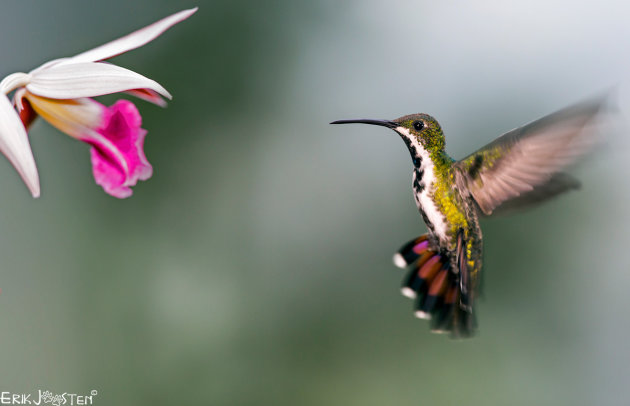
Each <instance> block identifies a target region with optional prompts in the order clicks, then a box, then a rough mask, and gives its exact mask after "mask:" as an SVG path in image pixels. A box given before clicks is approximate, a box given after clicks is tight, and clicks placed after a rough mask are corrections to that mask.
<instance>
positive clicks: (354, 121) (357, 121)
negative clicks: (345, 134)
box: [330, 118, 398, 129]
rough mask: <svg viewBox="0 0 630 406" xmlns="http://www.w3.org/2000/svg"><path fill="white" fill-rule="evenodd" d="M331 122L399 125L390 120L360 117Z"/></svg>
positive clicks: (393, 126) (394, 126) (390, 126)
mask: <svg viewBox="0 0 630 406" xmlns="http://www.w3.org/2000/svg"><path fill="white" fill-rule="evenodd" d="M330 124H372V125H380V126H383V127H387V128H392V129H394V128H396V127H398V123H395V122H393V121H389V120H370V119H365V118H362V119H358V120H337V121H333V122H332V123H330Z"/></svg>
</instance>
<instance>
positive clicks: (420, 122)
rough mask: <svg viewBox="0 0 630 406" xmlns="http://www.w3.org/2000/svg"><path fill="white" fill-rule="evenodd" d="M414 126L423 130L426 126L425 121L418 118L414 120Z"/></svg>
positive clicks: (418, 129) (415, 128)
mask: <svg viewBox="0 0 630 406" xmlns="http://www.w3.org/2000/svg"><path fill="white" fill-rule="evenodd" d="M413 128H414V130H416V131H422V129H423V128H424V121H421V120H418V121H414V122H413Z"/></svg>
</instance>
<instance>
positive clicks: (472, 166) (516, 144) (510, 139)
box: [454, 99, 605, 215]
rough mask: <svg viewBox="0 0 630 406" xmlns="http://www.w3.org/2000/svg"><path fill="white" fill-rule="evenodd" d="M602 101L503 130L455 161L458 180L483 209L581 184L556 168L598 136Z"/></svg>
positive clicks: (489, 211) (546, 195)
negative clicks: (501, 133) (484, 144)
mask: <svg viewBox="0 0 630 406" xmlns="http://www.w3.org/2000/svg"><path fill="white" fill-rule="evenodd" d="M604 101H605V100H604V99H597V100H591V101H587V102H584V103H581V104H577V105H574V106H571V107H568V108H565V109H563V110H560V111H558V112H556V113H553V114H550V115H548V116H546V117H543V118H541V119H539V120H536V121H533V122H531V123H529V124H526V125H524V126H523V127H519V128H516V129H514V130H512V131H509V132H507V133H505V134H503V135H502V136H501V137H499V138H497V139H496V140H494V141H493V142H492V143H490V144H488V145H486V146H485V147H483V148H481V149H480V150H478V151H476V152H474V153H473V154H471V155H469V156H467V157H466V158H464V159H462V160H461V161H458V162H456V163H455V164H454V166H455V176H456V179H455V180H456V184H457V186H458V188H459V190H460V191H463V192H465V191H468V192H469V193H470V195H471V196H472V197H473V199H474V200H475V202H476V203H477V204H478V205H479V208H480V209H481V211H482V212H483V213H484V214H486V215H490V214H492V212H493V211H494V210H495V209H497V208H499V207H500V206H503V205H505V206H511V207H514V206H516V205H527V204H531V203H532V202H538V201H542V200H545V199H547V198H549V197H552V196H555V195H557V194H560V193H562V192H564V191H567V190H569V189H573V188H575V187H577V186H578V185H579V184H578V183H577V181H575V180H574V179H573V178H571V177H569V176H568V175H564V174H560V171H561V170H562V169H563V168H564V167H566V166H567V165H569V164H571V163H572V162H573V161H575V159H576V158H578V157H579V156H581V155H582V154H584V153H585V152H587V151H588V150H589V149H590V148H591V147H592V146H593V145H594V144H595V143H596V142H597V141H598V139H599V137H598V132H599V131H597V121H598V120H596V118H597V116H598V113H599V112H600V111H602V109H603V106H604Z"/></svg>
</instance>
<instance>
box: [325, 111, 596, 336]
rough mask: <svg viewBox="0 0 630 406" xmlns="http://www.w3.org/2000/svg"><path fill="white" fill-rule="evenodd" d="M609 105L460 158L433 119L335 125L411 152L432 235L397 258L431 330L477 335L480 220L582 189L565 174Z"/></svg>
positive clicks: (407, 291)
mask: <svg viewBox="0 0 630 406" xmlns="http://www.w3.org/2000/svg"><path fill="white" fill-rule="evenodd" d="M603 102H604V101H603V100H597V101H588V102H584V103H581V104H578V105H574V106H572V107H569V108H566V109H564V110H560V111H558V112H556V113H553V114H551V115H548V116H546V117H543V118H541V119H539V120H536V121H533V122H531V123H529V124H526V125H525V126H523V127H520V128H516V129H514V130H512V131H509V132H507V133H505V134H503V135H502V136H500V137H499V138H497V139H496V140H494V141H493V142H491V143H490V144H488V145H486V146H485V147H483V148H481V149H480V150H478V151H476V152H474V153H472V154H471V155H469V156H467V157H466V158H464V159H462V160H460V161H455V160H454V159H452V158H451V157H449V156H448V155H447V154H446V151H445V149H444V147H445V140H444V134H443V133H442V128H441V127H440V125H439V124H438V122H437V120H436V119H435V118H433V117H431V116H429V115H427V114H412V115H407V116H403V117H400V118H397V119H395V120H371V119H358V120H339V121H333V122H332V123H331V124H351V123H361V124H372V125H378V126H383V127H387V128H390V129H392V130H394V131H395V132H396V133H398V135H400V137H401V138H402V139H403V141H404V142H405V144H406V145H407V148H408V149H409V152H410V153H411V159H412V161H413V182H412V187H413V195H414V199H415V201H416V205H417V207H418V210H419V211H420V214H421V215H422V218H423V219H424V222H425V223H426V225H427V228H428V233H427V234H424V235H422V236H420V237H417V238H414V239H413V240H411V241H409V242H407V243H406V244H404V245H403V246H402V247H401V248H400V250H399V251H398V252H397V253H396V254H394V258H393V259H394V264H395V265H396V266H398V267H400V268H409V271H408V274H407V276H406V277H405V279H404V281H403V285H402V294H403V295H405V296H407V297H409V298H411V299H415V306H414V307H415V315H416V316H417V317H418V318H421V319H431V323H432V324H431V329H432V331H434V332H440V333H445V332H450V333H451V336H453V337H467V336H470V335H471V334H472V333H473V331H474V330H475V328H476V321H475V314H474V312H473V305H474V303H475V300H476V297H477V293H478V289H479V280H480V278H479V277H480V274H481V269H482V256H483V255H482V254H483V237H482V233H481V228H480V226H479V217H481V216H489V215H490V214H493V213H496V212H499V211H504V210H506V209H514V208H520V207H524V206H529V205H532V204H535V203H539V202H542V201H544V200H547V199H549V198H551V197H554V196H557V195H559V194H561V193H563V192H566V191H569V190H571V189H576V188H578V187H579V182H578V181H577V180H575V179H574V178H573V177H571V176H569V175H567V174H565V173H563V172H561V170H562V169H563V168H564V167H566V166H567V165H569V164H570V163H571V162H573V161H574V160H575V159H576V158H578V157H579V156H580V155H582V154H583V153H585V152H586V151H587V150H588V149H589V148H590V147H591V146H592V145H593V144H595V142H596V141H597V139H598V137H597V136H596V133H597V131H596V126H595V121H596V120H595V119H596V118H597V116H598V113H599V112H600V111H601V110H602V108H603V105H604V103H603Z"/></svg>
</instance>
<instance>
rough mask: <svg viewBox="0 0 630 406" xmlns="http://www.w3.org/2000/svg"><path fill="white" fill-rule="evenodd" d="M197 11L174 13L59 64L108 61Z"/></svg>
mask: <svg viewBox="0 0 630 406" xmlns="http://www.w3.org/2000/svg"><path fill="white" fill-rule="evenodd" d="M196 11H197V7H195V8H191V9H190V10H183V11H180V12H179V13H175V14H173V15H170V16H168V17H166V18H163V19H161V20H160V21H158V22H155V23H153V24H151V25H149V26H146V27H144V28H141V29H139V30H137V31H134V32H132V33H131V34H128V35H125V36H124V37H122V38H118V39H116V40H114V41H111V42H108V43H107V44H105V45H101V46H100V47H96V48H93V49H91V50H89V51H85V52H83V53H80V54H79V55H76V56H73V57H72V58H69V59H68V60H65V61H61V62H60V63H61V64H66V63H78V62H96V61H102V60H105V59H109V58H111V57H114V56H116V55H120V54H122V53H125V52H128V51H131V50H132V49H136V48H138V47H141V46H143V45H145V44H147V43H149V42H151V41H153V40H154V39H156V38H157V37H159V36H160V35H161V34H162V33H163V32H164V31H166V30H168V29H169V28H171V27H172V26H174V25H175V24H177V23H179V22H181V21H183V20H185V19H187V18H188V17H190V16H191V15H193V14H194V13H195V12H196Z"/></svg>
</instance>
